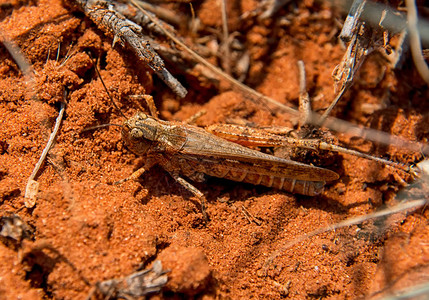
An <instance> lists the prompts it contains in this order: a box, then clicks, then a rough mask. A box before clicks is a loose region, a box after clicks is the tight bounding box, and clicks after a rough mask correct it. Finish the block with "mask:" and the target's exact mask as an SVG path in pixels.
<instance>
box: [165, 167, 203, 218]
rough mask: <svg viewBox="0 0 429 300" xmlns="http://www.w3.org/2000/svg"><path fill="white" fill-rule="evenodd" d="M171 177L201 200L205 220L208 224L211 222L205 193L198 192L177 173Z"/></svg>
mask: <svg viewBox="0 0 429 300" xmlns="http://www.w3.org/2000/svg"><path fill="white" fill-rule="evenodd" d="M170 175H171V177H173V178H174V179H175V180H176V181H177V182H178V183H180V184H181V185H182V186H183V187H184V188H185V189H187V190H188V191H189V192H191V193H192V194H194V196H195V197H197V198H198V199H199V200H200V203H201V212H202V213H203V216H204V219H205V221H206V222H207V221H208V220H209V218H208V216H207V213H206V204H205V203H206V200H205V199H206V198H205V196H204V194H203V193H201V191H200V190H198V189H197V188H196V187H195V186H193V185H192V184H190V183H189V182H187V181H186V180H185V179H183V178H182V177H180V176H179V175H177V174H175V173H170Z"/></svg>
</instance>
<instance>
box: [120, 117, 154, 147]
mask: <svg viewBox="0 0 429 300" xmlns="http://www.w3.org/2000/svg"><path fill="white" fill-rule="evenodd" d="M158 125H159V124H158V122H157V120H155V119H154V118H152V117H149V116H147V115H146V114H144V113H142V112H138V113H136V114H135V115H134V117H132V118H130V119H128V120H126V121H125V122H124V127H123V129H122V138H123V140H124V141H125V144H126V145H127V147H128V148H129V149H130V150H131V151H132V152H134V153H135V154H137V155H144V154H145V153H146V152H147V151H148V150H149V148H150V147H151V146H152V144H153V142H155V141H156V137H157V135H156V133H157V127H158Z"/></svg>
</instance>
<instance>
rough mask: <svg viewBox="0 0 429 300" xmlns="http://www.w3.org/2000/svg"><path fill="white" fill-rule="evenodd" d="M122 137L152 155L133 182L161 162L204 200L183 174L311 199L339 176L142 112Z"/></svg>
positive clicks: (127, 125) (140, 152) (129, 122)
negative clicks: (273, 189) (229, 181)
mask: <svg viewBox="0 0 429 300" xmlns="http://www.w3.org/2000/svg"><path fill="white" fill-rule="evenodd" d="M122 137H123V139H124V141H125V143H126V145H127V146H128V148H129V149H130V150H131V151H133V152H134V153H135V154H137V155H146V157H147V160H146V163H145V166H144V167H143V168H142V169H140V170H137V171H136V172H135V173H134V174H133V175H131V177H130V178H128V179H136V178H137V177H139V176H140V175H141V174H142V173H143V172H144V171H145V170H147V169H149V168H150V167H152V166H153V165H155V164H158V165H160V166H161V167H163V168H164V169H165V170H166V171H168V172H169V173H170V174H171V175H172V177H173V178H175V179H176V180H177V181H178V182H179V183H180V184H182V185H183V186H184V187H186V188H187V189H188V190H189V191H191V192H192V193H193V194H195V195H196V196H197V197H199V198H200V199H203V197H204V196H203V195H202V193H201V192H200V191H198V190H197V189H196V188H195V187H193V186H192V185H191V184H189V183H188V182H186V181H185V180H184V179H183V178H181V177H180V175H184V176H186V177H188V178H189V179H191V180H194V181H197V182H201V181H203V180H204V179H205V177H206V175H209V176H214V177H218V178H225V179H229V180H233V181H238V182H246V183H251V184H255V185H264V186H267V187H274V188H277V189H282V190H286V191H288V192H292V193H299V194H303V195H309V196H314V195H318V194H320V193H321V192H322V190H323V187H324V185H325V183H326V181H331V180H336V179H338V177H339V176H338V174H337V173H335V172H333V171H331V170H328V169H323V168H319V167H314V166H310V165H306V164H303V163H299V162H295V161H292V160H287V159H283V158H279V157H275V156H272V155H268V154H264V153H261V152H258V151H256V150H252V149H250V148H246V147H244V146H241V145H238V144H236V143H233V142H229V141H227V140H224V139H222V138H220V137H217V136H215V135H213V134H211V133H209V132H207V131H205V130H204V129H202V128H199V127H195V126H192V125H187V124H183V123H178V122H168V121H162V120H159V119H157V118H156V117H152V116H148V115H146V114H144V113H141V112H139V113H137V114H136V115H135V116H134V117H132V118H130V119H128V120H127V121H125V123H124V126H123V129H122ZM128 179H126V180H128ZM123 181H125V180H122V181H121V182H123Z"/></svg>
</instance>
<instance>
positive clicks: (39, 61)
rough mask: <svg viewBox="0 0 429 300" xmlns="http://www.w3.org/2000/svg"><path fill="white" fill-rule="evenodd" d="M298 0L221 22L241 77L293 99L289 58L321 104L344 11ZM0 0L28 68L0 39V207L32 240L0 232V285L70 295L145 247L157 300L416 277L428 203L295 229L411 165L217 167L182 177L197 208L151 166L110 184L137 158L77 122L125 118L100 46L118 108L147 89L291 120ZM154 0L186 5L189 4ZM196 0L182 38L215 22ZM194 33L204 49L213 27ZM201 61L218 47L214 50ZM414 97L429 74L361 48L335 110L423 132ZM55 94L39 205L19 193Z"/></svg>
mask: <svg viewBox="0 0 429 300" xmlns="http://www.w3.org/2000/svg"><path fill="white" fill-rule="evenodd" d="M299 2H300V4H299V5H291V6H288V7H286V8H285V9H284V10H282V11H281V14H280V16H282V17H283V21H284V22H283V23H280V22H278V21H276V20H266V21H262V22H258V21H257V20H256V18H249V19H248V20H247V21H240V19H239V17H240V15H242V14H243V13H245V12H249V11H251V10H252V9H254V8H255V7H256V6H257V1H241V2H240V1H229V3H230V4H229V5H228V14H229V21H228V22H229V23H228V25H229V30H230V32H236V31H240V32H241V34H240V36H239V40H240V41H241V42H242V45H243V46H244V50H245V51H247V53H248V55H249V57H250V69H249V72H248V75H247V77H246V80H245V83H246V84H248V85H249V86H251V87H253V88H255V89H257V90H258V91H260V92H262V93H264V94H266V95H268V96H270V97H273V98H274V99H276V100H278V101H279V102H281V103H283V104H286V105H289V106H296V105H297V102H298V95H299V92H298V91H299V85H298V67H297V61H298V60H303V61H304V62H305V67H306V71H307V84H308V91H309V93H310V96H311V97H312V98H313V99H315V101H313V108H314V109H315V110H319V109H322V108H326V107H327V106H328V105H329V103H330V101H331V99H333V97H334V88H333V79H332V76H331V73H332V71H333V69H334V68H335V66H336V64H338V63H339V61H340V60H341V57H342V54H343V51H344V49H343V48H342V47H341V46H340V44H339V42H338V40H337V36H338V34H339V31H340V29H341V28H340V27H339V26H340V25H339V24H340V23H339V22H338V21H341V20H343V19H344V15H343V14H341V12H339V11H337V10H335V9H334V8H332V7H331V6H330V5H329V4H326V3H321V2H319V1H299ZM1 5H2V10H1V13H0V17H1V19H0V29H1V31H2V32H3V34H7V36H8V37H9V38H10V39H12V40H13V41H14V42H15V43H16V44H17V45H18V46H19V47H20V48H21V49H22V52H23V54H24V55H25V56H26V57H27V59H28V60H29V61H30V62H31V64H32V65H33V68H34V71H35V75H34V82H31V81H29V80H26V78H25V77H24V76H23V75H22V72H21V70H20V69H19V67H18V66H17V64H16V63H15V61H14V60H13V58H12V56H11V55H10V54H9V52H8V51H7V50H6V49H5V47H4V46H0V57H1V60H0V101H1V102H0V119H1V126H0V137H1V139H0V151H1V152H0V153H1V155H0V207H1V208H0V210H1V215H2V216H6V215H9V216H10V215H12V214H16V215H19V216H20V217H21V218H22V219H23V220H24V221H25V222H26V223H28V226H30V228H31V229H32V231H33V232H32V235H31V239H29V240H28V239H26V240H23V241H22V243H20V244H18V245H15V246H14V245H11V244H10V243H7V242H6V241H5V240H3V243H0V262H1V263H0V298H2V299H18V298H19V299H46V298H54V299H83V298H85V297H86V295H87V294H88V293H89V291H90V290H91V288H92V286H93V285H94V284H95V283H96V282H98V281H102V280H107V279H110V278H113V277H122V276H126V275H128V274H130V273H132V272H134V271H135V270H137V269H138V268H146V267H149V266H150V265H151V264H152V263H153V261H155V260H161V262H162V263H163V267H164V268H165V269H170V270H171V272H169V273H168V277H169V281H168V283H167V285H166V286H165V287H164V289H163V291H162V293H161V294H159V295H155V296H152V297H153V298H155V299H160V298H181V297H185V298H187V297H196V298H200V299H212V298H221V299H224V298H226V299H229V298H230V299H242V298H256V299H264V298H265V299H267V298H269V299H281V298H287V297H289V298H294V299H304V298H305V299H308V298H310V299H311V298H314V299H321V298H323V299H356V298H371V297H373V298H380V297H383V296H385V295H388V294H389V293H392V292H393V291H397V290H400V289H402V288H405V287H409V286H412V285H415V284H419V283H421V282H424V281H427V275H428V274H429V244H428V240H429V224H428V217H429V215H428V214H429V212H428V210H427V209H418V210H415V211H413V212H411V213H407V214H406V213H401V214H397V215H394V216H392V217H387V218H384V219H382V220H377V221H367V222H364V223H363V224H361V225H354V226H350V227H347V228H343V229H338V230H335V231H329V232H325V233H322V234H319V235H316V236H314V237H311V238H308V239H303V240H300V241H296V239H297V238H300V237H302V236H303V235H305V234H307V233H310V232H312V231H313V230H316V229H319V228H322V227H325V226H327V225H330V224H334V223H336V222H339V221H342V220H345V219H348V218H351V217H354V216H358V215H364V214H368V213H371V212H374V211H376V210H378V209H380V208H382V207H385V206H386V205H387V206H391V205H394V204H395V203H397V202H398V201H399V200H403V199H408V198H410V197H411V196H410V195H409V194H407V192H409V190H407V189H406V188H404V187H403V185H404V184H403V183H401V180H405V181H410V177H409V176H406V174H404V173H403V172H400V171H397V170H395V169H392V168H387V167H385V166H383V165H381V164H378V163H375V162H371V161H368V160H365V159H362V158H356V157H353V156H350V155H333V156H330V157H328V159H327V160H325V161H322V162H321V164H322V165H323V167H326V168H328V169H331V170H333V171H336V172H338V173H339V174H340V176H341V177H340V179H339V180H337V181H334V182H331V183H328V185H327V187H326V189H325V191H324V192H323V194H322V195H321V196H317V197H305V196H299V195H292V194H289V193H287V192H282V191H278V190H273V189H269V188H265V187H261V186H252V185H249V184H242V183H236V182H230V181H227V180H221V179H210V180H208V181H207V182H205V183H195V186H196V187H197V188H198V189H199V190H200V191H201V192H203V193H204V194H205V195H206V197H207V202H208V203H207V213H208V215H209V216H210V221H209V222H208V223H205V221H204V218H203V215H202V213H201V209H200V205H199V202H198V201H197V199H196V198H194V197H193V196H192V194H190V193H189V192H188V191H187V190H185V189H184V188H182V187H181V186H180V185H179V184H178V183H176V182H175V180H174V179H173V178H171V177H170V176H169V174H168V173H167V172H165V171H163V170H162V169H161V168H159V167H156V166H155V167H153V168H152V169H151V170H150V171H148V172H147V173H146V174H144V175H143V176H142V177H141V179H139V180H138V182H134V181H133V182H126V183H124V184H122V185H119V186H115V185H112V184H111V183H112V182H115V181H118V180H120V179H123V178H126V177H127V176H129V175H130V174H131V173H132V172H133V171H135V170H136V169H137V168H138V167H139V166H141V165H143V164H144V157H136V156H135V155H134V154H132V153H131V152H130V151H128V150H127V149H126V147H125V145H124V143H123V141H122V140H121V135H120V129H119V128H118V127H113V126H112V127H108V128H102V129H98V130H93V131H84V129H85V128H88V127H91V126H94V125H98V124H106V123H115V124H121V123H122V122H123V121H124V119H123V117H122V116H121V115H120V114H119V113H118V112H117V111H116V110H115V109H114V108H113V106H112V104H111V102H110V100H109V99H108V97H107V95H106V93H105V91H104V88H103V86H102V84H101V81H100V79H99V77H98V76H97V74H96V72H95V70H94V66H93V61H92V60H91V58H90V57H89V55H88V53H91V54H92V55H93V56H94V57H95V58H97V59H98V60H99V68H100V72H101V76H102V78H103V80H104V81H105V83H106V85H107V87H108V90H109V92H110V94H111V95H112V97H113V99H114V100H115V102H116V103H117V104H118V106H119V107H120V108H121V110H122V111H123V113H124V114H125V115H126V116H128V117H130V116H132V115H133V114H134V113H135V112H136V111H139V110H142V109H144V107H145V105H144V103H143V104H141V103H139V101H137V100H133V99H130V98H129V97H128V96H130V95H135V94H144V93H148V94H151V95H153V96H154V99H155V102H156V105H157V107H158V109H159V111H160V118H161V119H164V120H169V121H171V120H177V121H181V120H186V119H187V118H189V117H191V116H192V115H194V114H195V113H197V112H199V111H200V110H202V109H205V110H206V111H207V114H205V115H204V116H202V117H201V118H199V119H198V120H197V122H196V123H197V125H199V126H207V125H211V124H215V123H226V122H229V121H230V120H242V121H243V120H244V121H246V122H252V123H254V124H256V125H259V126H268V125H276V126H294V125H296V124H293V123H292V122H291V121H290V117H289V116H288V115H286V114H284V113H281V112H279V113H274V112H273V111H270V110H268V109H266V108H264V107H263V106H261V105H259V104H255V103H252V102H251V101H249V100H248V99H246V97H245V95H243V94H242V93H240V92H238V91H235V90H232V89H231V87H230V86H229V85H228V84H227V83H225V82H223V81H218V80H214V78H215V77H213V76H212V77H210V73H209V72H207V71H204V69H203V68H201V67H200V66H194V67H192V66H191V67H190V66H187V65H174V64H169V65H168V68H169V69H170V70H171V71H172V72H173V73H174V74H175V75H176V76H177V77H178V78H179V80H180V81H181V82H183V83H184V85H185V86H186V87H187V88H188V90H189V95H188V96H187V97H186V98H185V99H182V100H179V99H177V98H176V97H175V96H174V95H173V94H172V93H171V91H170V90H169V89H168V88H167V87H166V86H165V85H164V84H163V83H162V82H161V81H160V80H159V79H158V78H156V77H154V76H153V74H152V72H151V71H150V70H149V69H148V68H147V67H146V66H145V65H144V64H143V63H141V62H138V61H137V58H136V57H135V55H134V54H133V53H132V52H130V51H129V50H125V49H124V48H123V47H122V46H121V45H120V44H119V43H118V44H117V45H115V47H114V48H112V37H111V36H108V35H107V36H106V35H105V34H104V33H103V32H102V31H101V30H99V29H97V27H96V26H95V25H94V24H93V23H92V22H91V21H90V20H89V19H88V18H87V17H85V16H84V14H83V13H80V12H76V11H71V10H70V9H69V8H66V7H64V5H63V4H62V3H61V2H60V1H59V0H40V1H30V2H29V3H27V2H25V1H8V0H1ZM168 8H170V9H174V10H175V11H176V12H177V14H178V15H183V17H186V18H189V19H190V18H191V10H190V8H189V5H188V4H184V3H182V4H180V3H179V4H174V5H170V6H168ZM194 9H195V14H196V15H197V16H198V17H199V18H200V20H201V24H200V31H198V32H190V31H189V30H187V29H186V28H179V29H178V30H179V32H180V34H181V35H182V36H184V37H186V40H187V41H188V42H189V43H193V42H195V41H196V40H197V39H198V38H200V37H203V36H209V35H210V34H211V35H212V36H216V35H218V36H221V15H220V6H219V3H218V1H215V0H207V1H197V3H194ZM209 37H210V36H209ZM209 41H210V38H209ZM211 41H214V39H211ZM207 45H208V48H210V47H212V48H213V47H214V48H215V49H216V45H215V43H213V42H211V43H207ZM57 53H58V58H57ZM66 57H69V58H68V59H66ZM210 61H211V62H212V63H215V64H218V63H220V62H219V61H218V60H216V59H215V58H214V57H210ZM207 74H209V77H207V76H206V75H207ZM238 75H239V74H238ZM238 75H237V74H236V76H238ZM64 89H66V90H67V91H68V96H67V98H66V99H64V97H63V91H64ZM427 99H428V89H427V86H425V84H424V82H423V81H422V80H421V79H420V78H419V76H418V74H417V73H416V71H415V69H414V67H413V66H412V62H411V60H410V59H407V60H406V61H405V64H404V66H403V68H402V69H399V70H392V69H391V68H390V67H388V64H387V62H386V61H385V60H384V58H383V57H382V56H381V55H378V54H375V55H373V56H371V57H370V58H369V59H368V61H367V62H366V63H365V64H364V65H363V67H362V69H361V71H360V72H359V74H358V78H357V79H356V81H355V85H354V86H353V87H352V89H351V91H349V92H348V93H347V94H346V95H345V97H344V98H343V99H342V100H341V102H340V104H339V105H338V106H337V107H336V108H335V110H334V113H333V114H334V116H336V117H340V118H342V119H346V120H348V121H351V122H353V123H356V124H361V125H364V126H368V127H372V128H374V129H379V130H383V131H386V132H388V133H391V134H395V135H399V136H401V137H403V138H406V139H408V140H412V141H420V142H423V143H427V139H428V136H429V135H428V132H429V129H428V128H429V114H428V108H429V107H428V102H427ZM60 102H66V103H67V107H66V112H65V118H64V120H63V122H62V125H61V128H60V131H59V134H58V137H57V139H56V143H55V145H54V147H53V148H52V150H51V151H50V154H49V156H48V161H47V162H46V163H45V164H44V166H43V168H42V169H41V171H40V172H39V174H38V178H37V180H38V182H39V183H40V188H39V193H38V194H37V201H36V205H35V207H34V208H31V209H28V208H26V207H25V206H24V201H25V200H24V193H25V186H26V183H27V179H28V177H29V176H30V174H31V172H32V170H33V168H34V165H35V164H36V162H37V160H38V158H39V156H40V154H41V152H42V150H43V148H44V147H45V145H46V142H47V140H48V138H49V135H50V133H51V131H52V128H53V125H54V123H55V118H56V116H57V115H58V110H59V106H60V105H59V104H60ZM337 137H338V139H339V141H340V142H341V143H342V144H344V145H346V146H349V147H353V148H355V149H358V150H360V151H365V152H369V153H371V154H373V155H376V156H382V157H386V158H388V159H390V160H393V161H398V162H401V163H416V162H418V161H419V160H420V159H422V155H421V154H419V153H413V152H411V151H408V150H403V149H402V150H398V149H395V147H394V146H376V145H373V144H372V143H370V142H367V141H365V140H363V139H362V138H359V137H348V136H345V135H337ZM415 189H418V188H415ZM399 193H400V195H401V196H400V197H399V198H400V199H399V200H398V199H395V197H396V196H397V195H398V194H399ZM426 196H427V194H426ZM293 241H296V242H295V243H293Z"/></svg>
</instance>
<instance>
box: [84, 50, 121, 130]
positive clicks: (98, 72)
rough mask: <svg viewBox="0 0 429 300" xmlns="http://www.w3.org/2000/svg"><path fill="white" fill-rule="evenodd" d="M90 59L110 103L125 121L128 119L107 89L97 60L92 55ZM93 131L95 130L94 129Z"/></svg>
mask: <svg viewBox="0 0 429 300" xmlns="http://www.w3.org/2000/svg"><path fill="white" fill-rule="evenodd" d="M89 57H90V58H91V60H92V63H93V64H94V68H95V72H97V75H98V77H99V78H100V80H101V84H103V87H104V90H105V91H106V93H107V96H109V99H110V102H111V103H112V104H113V106H114V107H115V108H116V110H117V111H118V112H119V113H120V114H121V116H122V117H124V118H125V119H127V117H126V116H125V115H124V113H123V112H122V111H121V110H120V109H119V107H118V106H117V105H116V103H115V101H113V98H112V96H111V95H110V93H109V90H108V89H107V87H106V84H105V83H104V80H103V78H102V77H101V74H100V71H99V70H98V67H97V64H96V61H95V60H94V58H93V57H92V55H91V53H89ZM106 125H108V124H106ZM111 125H116V124H111ZM93 129H94V128H93Z"/></svg>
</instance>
